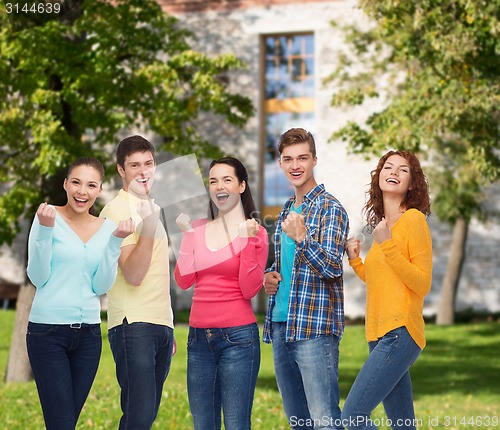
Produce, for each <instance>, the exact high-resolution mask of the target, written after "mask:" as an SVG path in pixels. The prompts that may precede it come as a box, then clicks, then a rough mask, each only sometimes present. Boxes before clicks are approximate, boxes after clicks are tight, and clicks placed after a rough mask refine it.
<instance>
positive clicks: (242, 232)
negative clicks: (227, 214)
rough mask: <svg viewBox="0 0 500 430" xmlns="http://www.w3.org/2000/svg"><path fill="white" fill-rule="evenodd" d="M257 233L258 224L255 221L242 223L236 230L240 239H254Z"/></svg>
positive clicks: (250, 220) (249, 220) (248, 220)
mask: <svg viewBox="0 0 500 430" xmlns="http://www.w3.org/2000/svg"><path fill="white" fill-rule="evenodd" d="M258 233H259V223H258V222H257V220H255V219H247V220H246V221H243V222H242V223H241V224H240V226H239V229H238V235H239V236H240V237H255V236H257V234H258Z"/></svg>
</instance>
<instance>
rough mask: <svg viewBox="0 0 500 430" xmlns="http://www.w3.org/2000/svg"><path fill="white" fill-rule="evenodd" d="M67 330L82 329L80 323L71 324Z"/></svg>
mask: <svg viewBox="0 0 500 430" xmlns="http://www.w3.org/2000/svg"><path fill="white" fill-rule="evenodd" d="M69 328H82V323H73V324H70V325H69Z"/></svg>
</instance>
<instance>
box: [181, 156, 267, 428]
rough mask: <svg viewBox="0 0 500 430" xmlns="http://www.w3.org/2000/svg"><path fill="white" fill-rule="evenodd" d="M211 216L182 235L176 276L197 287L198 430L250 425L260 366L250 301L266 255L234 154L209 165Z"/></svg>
mask: <svg viewBox="0 0 500 430" xmlns="http://www.w3.org/2000/svg"><path fill="white" fill-rule="evenodd" d="M209 191H210V217H209V219H202V220H197V221H193V222H191V220H190V218H189V216H188V215H186V214H180V215H179V217H178V218H177V220H176V221H177V224H178V226H179V227H180V229H181V230H182V232H183V235H182V244H181V248H180V251H179V259H178V261H177V265H176V268H175V279H176V281H177V283H178V284H179V286H180V287H181V288H182V289H188V288H190V287H191V286H192V285H194V295H193V304H192V307H191V313H190V317H189V336H188V369H187V383H188V396H189V405H190V408H191V413H192V415H193V422H194V428H195V430H197V429H200V430H205V429H208V428H210V429H220V428H221V411H223V412H224V426H225V428H226V430H232V429H234V430H245V429H250V428H251V413H252V404H253V397H254V391H255V385H256V382H257V374H258V372H259V366H260V340H259V332H258V328H257V323H256V318H255V315H254V313H253V310H252V304H251V299H252V298H253V297H254V296H255V295H256V294H257V293H258V291H259V290H260V288H261V287H262V281H263V277H264V269H265V267H266V261H267V254H268V241H267V232H266V230H265V229H264V228H263V227H262V226H261V225H259V223H258V222H257V220H256V219H255V217H256V214H257V212H256V209H255V204H254V202H253V199H252V194H251V192H250V187H249V185H248V174H247V171H246V169H245V167H244V166H243V164H242V163H241V162H240V161H239V160H237V159H236V158H232V157H225V158H221V159H219V160H214V161H212V163H211V164H210V180H209Z"/></svg>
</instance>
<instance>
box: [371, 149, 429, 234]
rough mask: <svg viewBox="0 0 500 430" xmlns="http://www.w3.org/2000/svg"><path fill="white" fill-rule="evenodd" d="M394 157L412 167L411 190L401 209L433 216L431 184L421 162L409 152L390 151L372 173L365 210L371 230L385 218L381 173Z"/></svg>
mask: <svg viewBox="0 0 500 430" xmlns="http://www.w3.org/2000/svg"><path fill="white" fill-rule="evenodd" d="M392 155H399V156H400V157H403V158H404V159H405V160H406V161H407V162H408V165H409V167H410V178H411V181H410V189H409V190H408V192H407V193H406V195H405V197H404V199H403V201H402V202H401V208H403V209H405V210H408V209H418V210H419V211H420V212H422V213H423V214H424V215H426V216H429V215H430V214H431V200H430V197H429V184H428V182H427V178H426V177H425V175H424V172H423V171H422V167H421V166H420V162H419V161H418V158H417V157H416V156H415V154H413V153H411V152H408V151H389V152H388V153H387V154H385V155H384V156H382V158H381V159H380V160H379V162H378V165H377V168H376V169H375V170H372V171H371V177H372V180H371V183H370V189H369V190H368V191H367V192H366V194H367V195H368V201H367V202H366V205H365V206H364V208H363V211H364V213H365V216H366V223H367V226H368V227H369V228H371V229H373V228H375V227H376V226H377V224H378V223H379V222H380V220H381V219H382V218H383V217H384V201H383V198H382V190H381V189H380V186H379V178H380V171H381V170H382V168H383V167H384V164H385V162H386V161H387V159H388V158H389V157H390V156H392Z"/></svg>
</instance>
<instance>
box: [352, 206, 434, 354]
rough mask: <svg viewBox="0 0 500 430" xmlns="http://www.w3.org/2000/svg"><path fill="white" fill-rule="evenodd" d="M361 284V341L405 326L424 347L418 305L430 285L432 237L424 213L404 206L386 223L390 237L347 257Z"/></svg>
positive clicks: (422, 300)
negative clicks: (363, 318)
mask: <svg viewBox="0 0 500 430" xmlns="http://www.w3.org/2000/svg"><path fill="white" fill-rule="evenodd" d="M349 264H350V265H351V267H352V268H353V269H354V271H355V272H356V274H357V275H358V277H359V278H360V279H361V280H362V281H364V282H365V283H366V323H365V329H366V340H367V341H368V342H371V341H374V340H377V339H379V338H381V337H382V336H384V335H385V334H386V333H387V332H389V331H391V330H393V329H395V328H398V327H401V326H405V327H406V328H407V330H408V332H409V333H410V336H411V337H412V338H413V340H414V341H415V343H416V344H417V345H418V346H419V347H420V348H421V349H423V348H424V346H425V336H424V319H423V317H422V309H423V305H424V297H425V296H426V295H427V294H428V293H429V291H430V289H431V283H432V239H431V234H430V231H429V227H428V226H427V221H426V219H425V215H424V214H422V213H421V212H420V211H418V210H417V209H409V210H407V211H406V212H405V213H404V214H403V215H402V216H401V218H400V219H399V220H398V221H397V222H396V224H395V225H394V226H393V227H392V238H391V239H389V240H386V241H385V242H382V243H380V244H379V243H377V242H376V241H374V242H373V245H372V247H371V249H370V251H368V254H367V255H366V258H365V262H364V264H363V262H362V261H361V258H356V259H354V260H349Z"/></svg>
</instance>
